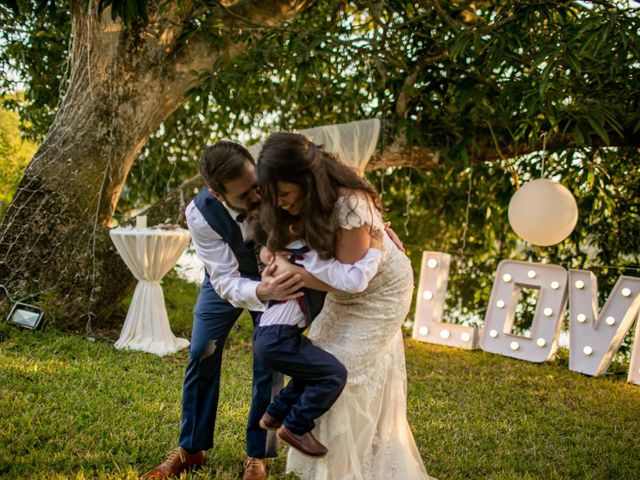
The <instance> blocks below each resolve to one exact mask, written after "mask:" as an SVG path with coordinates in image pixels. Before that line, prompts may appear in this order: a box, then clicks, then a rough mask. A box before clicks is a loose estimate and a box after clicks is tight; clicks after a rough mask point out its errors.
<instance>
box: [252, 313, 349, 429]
mask: <svg viewBox="0 0 640 480" xmlns="http://www.w3.org/2000/svg"><path fill="white" fill-rule="evenodd" d="M303 331H304V329H303V328H299V327H296V326H292V325H269V326H265V327H255V329H254V333H253V349H254V358H255V359H256V360H259V361H260V362H261V363H262V364H264V365H267V366H269V367H270V368H271V369H273V370H275V371H276V372H281V373H284V374H285V375H289V376H290V377H291V381H290V382H289V383H288V384H287V386H286V387H285V388H284V389H283V390H282V391H281V392H280V393H279V394H278V395H276V397H275V398H274V399H273V402H272V403H271V405H269V408H267V413H268V414H269V415H271V416H272V417H274V418H276V419H278V420H283V421H284V426H285V427H287V429H289V430H290V431H291V432H293V433H295V434H296V435H302V434H304V433H306V432H309V431H311V430H313V427H314V426H315V422H314V420H315V419H316V418H318V417H319V416H321V415H322V414H323V413H325V412H326V411H327V410H329V408H330V407H331V405H333V403H334V402H335V401H336V400H337V399H338V397H339V396H340V393H341V392H342V389H343V388H344V386H345V384H346V382H347V369H346V368H345V367H344V365H342V363H340V361H338V359H336V358H335V357H334V356H333V355H331V354H330V353H329V352H326V351H325V350H322V349H321V348H318V347H316V346H315V345H314V344H313V343H312V342H311V340H309V339H308V338H307V337H305V336H304V335H302V332H303Z"/></svg>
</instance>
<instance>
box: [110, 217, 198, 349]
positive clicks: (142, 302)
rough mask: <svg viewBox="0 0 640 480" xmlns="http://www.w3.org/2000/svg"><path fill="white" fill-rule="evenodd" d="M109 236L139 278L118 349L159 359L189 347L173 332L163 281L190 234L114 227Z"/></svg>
mask: <svg viewBox="0 0 640 480" xmlns="http://www.w3.org/2000/svg"><path fill="white" fill-rule="evenodd" d="M109 233H110V235H111V240H112V241H113V243H114V244H115V246H116V249H117V250H118V253H119V254H120V256H121V257H122V259H123V260H124V262H125V263H126V264H127V266H128V267H129V270H131V273H133V275H134V276H135V277H136V279H138V285H137V286H136V290H135V292H134V294H133V299H132V300H131V306H130V307H129V311H128V312H127V318H126V319H125V322H124V325H123V327H122V332H121V333H120V338H119V339H118V341H117V342H116V344H115V347H116V348H118V349H129V350H141V351H143V352H149V353H155V354H156V355H160V356H163V355H167V354H169V353H174V352H176V351H178V350H180V349H181V348H185V347H187V346H188V345H189V341H188V340H186V339H184V338H176V337H175V336H174V335H173V332H172V331H171V327H170V326H169V317H168V316H167V310H166V308H165V305H164V295H163V293H162V287H161V286H160V280H161V279H162V277H163V276H164V275H166V274H167V272H169V270H171V268H172V267H173V266H174V265H175V264H176V262H177V261H178V258H180V255H182V253H183V252H184V251H185V250H186V248H187V246H188V245H189V239H190V236H189V232H188V231H187V230H184V229H177V230H159V229H153V228H143V229H137V228H136V229H133V228H114V229H112V230H111V232H109Z"/></svg>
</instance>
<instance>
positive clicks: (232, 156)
mask: <svg viewBox="0 0 640 480" xmlns="http://www.w3.org/2000/svg"><path fill="white" fill-rule="evenodd" d="M247 162H250V163H251V164H253V165H255V163H256V162H255V160H254V159H253V157H252V156H251V154H250V153H249V150H247V149H246V148H244V147H243V146H242V145H240V144H239V143H236V142H229V141H227V140H223V141H221V142H218V143H215V144H213V145H209V146H208V147H207V148H206V149H205V151H204V153H203V154H202V157H200V174H201V175H202V177H203V178H204V181H205V183H206V184H207V186H208V187H209V188H211V189H212V190H213V191H214V192H217V193H220V194H225V193H227V192H226V191H225V188H224V184H225V183H226V182H230V181H233V180H235V179H236V178H240V177H241V176H242V174H243V173H244V171H245V168H246V163H247Z"/></svg>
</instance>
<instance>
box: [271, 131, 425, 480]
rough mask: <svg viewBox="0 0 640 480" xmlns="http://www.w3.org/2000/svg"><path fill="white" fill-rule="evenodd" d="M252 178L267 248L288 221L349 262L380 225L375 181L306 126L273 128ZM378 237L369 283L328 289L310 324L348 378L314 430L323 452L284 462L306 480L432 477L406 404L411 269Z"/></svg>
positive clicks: (281, 238) (280, 239) (281, 239)
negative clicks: (302, 131) (306, 132)
mask: <svg viewBox="0 0 640 480" xmlns="http://www.w3.org/2000/svg"><path fill="white" fill-rule="evenodd" d="M258 179H259V180H258V181H259V185H260V191H261V196H262V208H263V210H262V212H263V215H264V217H263V221H264V223H265V226H266V227H267V229H268V230H267V231H270V232H271V236H270V244H269V247H270V249H280V250H281V249H282V247H284V245H285V244H286V243H288V240H287V239H288V237H289V229H293V230H294V232H295V233H296V234H298V235H300V236H301V238H303V239H304V240H305V241H306V243H307V244H308V245H309V246H310V247H311V248H313V249H315V250H317V251H318V252H319V253H320V255H322V256H323V257H325V258H328V257H335V258H337V259H338V260H340V261H341V262H343V263H353V262H355V261H356V260H358V259H360V258H361V257H362V256H364V254H365V252H366V251H367V249H368V248H369V244H370V241H371V232H372V230H382V229H384V224H383V220H382V216H381V213H380V200H379V197H378V195H377V193H376V191H375V190H374V189H373V187H372V186H371V185H369V184H368V183H366V181H365V180H363V179H361V178H360V177H358V175H357V174H356V173H355V172H354V171H353V170H351V169H350V168H348V167H346V166H345V165H343V164H341V163H340V162H338V161H337V160H336V159H335V158H334V157H333V156H332V155H330V154H329V153H327V152H325V151H324V150H323V149H322V148H321V147H320V146H317V145H315V144H314V143H312V142H311V141H310V140H308V139H307V138H306V137H304V136H303V135H299V134H295V133H276V134H274V135H272V136H271V137H269V139H268V140H267V141H266V142H265V144H264V146H263V149H262V153H261V154H260V157H259V159H258ZM384 237H385V238H384V242H383V245H382V248H381V251H382V260H381V263H380V268H379V270H378V273H377V274H376V276H375V277H374V278H373V279H372V280H371V282H370V283H369V286H368V288H367V289H366V290H365V291H364V292H362V293H359V294H347V293H343V292H339V291H331V292H329V293H328V294H327V297H326V301H325V306H324V309H323V310H322V312H321V313H320V315H319V316H318V317H317V318H316V319H315V321H314V322H313V324H312V326H311V329H310V331H309V335H308V336H309V339H311V340H312V341H313V343H314V344H315V345H317V346H319V347H321V348H323V349H325V350H327V351H328V352H330V353H332V354H333V355H334V356H335V357H336V358H338V360H340V361H341V362H342V363H343V364H344V366H345V367H346V368H347V371H348V380H347V385H346V387H345V389H344V390H343V392H342V395H341V396H340V397H339V399H338V400H337V401H336V403H335V404H334V405H333V406H332V407H331V409H330V410H329V411H328V412H327V413H325V414H324V415H323V416H322V417H320V418H319V419H318V420H317V422H316V427H315V429H314V430H313V434H314V436H315V437H316V438H317V439H318V440H319V441H320V442H322V443H323V444H324V445H326V446H327V448H328V449H329V453H328V454H327V455H326V456H325V457H323V458H319V459H318V458H311V457H307V456H304V455H302V454H301V453H299V452H298V451H296V450H294V449H289V455H288V459H287V471H288V472H295V473H297V474H298V475H299V476H300V478H302V479H303V480H376V479H379V480H394V479H395V480H422V479H428V478H429V476H428V475H427V473H426V471H425V468H424V465H423V463H422V460H421V458H420V454H419V452H418V448H417V447H416V444H415V441H414V439H413V435H412V434H411V430H410V429H409V424H408V422H407V413H406V409H407V394H406V392H407V388H406V386H407V385H406V368H405V359H404V349H403V343H402V332H401V325H402V322H403V321H404V319H405V317H406V315H407V313H408V311H409V306H410V304H411V297H412V293H413V272H412V269H411V264H410V262H409V259H408V258H407V257H406V256H405V255H404V254H403V253H402V252H401V251H400V250H399V249H398V248H396V246H395V245H394V243H393V242H392V240H391V239H390V238H389V237H388V236H386V235H385V236H384ZM280 266H282V267H285V268H296V267H293V266H290V265H286V263H284V262H283V264H281V265H280ZM303 275H304V274H303ZM314 280H315V279H314V278H313V277H311V276H310V275H309V274H306V275H305V282H306V283H307V285H308V286H311V287H312V288H317V287H318V283H315V282H314ZM316 282H317V281H316ZM325 289H326V287H325Z"/></svg>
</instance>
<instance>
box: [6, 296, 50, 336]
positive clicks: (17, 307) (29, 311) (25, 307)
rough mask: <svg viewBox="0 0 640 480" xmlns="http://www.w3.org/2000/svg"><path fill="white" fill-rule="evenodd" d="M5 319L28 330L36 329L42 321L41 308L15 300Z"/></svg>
mask: <svg viewBox="0 0 640 480" xmlns="http://www.w3.org/2000/svg"><path fill="white" fill-rule="evenodd" d="M7 321H8V322H11V323H13V324H14V325H18V326H20V327H23V328H28V329H29V330H37V329H38V328H39V327H40V326H42V323H43V312H42V309H41V308H39V307H36V306H34V305H29V304H28V303H22V302H16V303H15V304H14V305H13V308H12V309H11V313H9V316H8V317H7Z"/></svg>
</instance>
